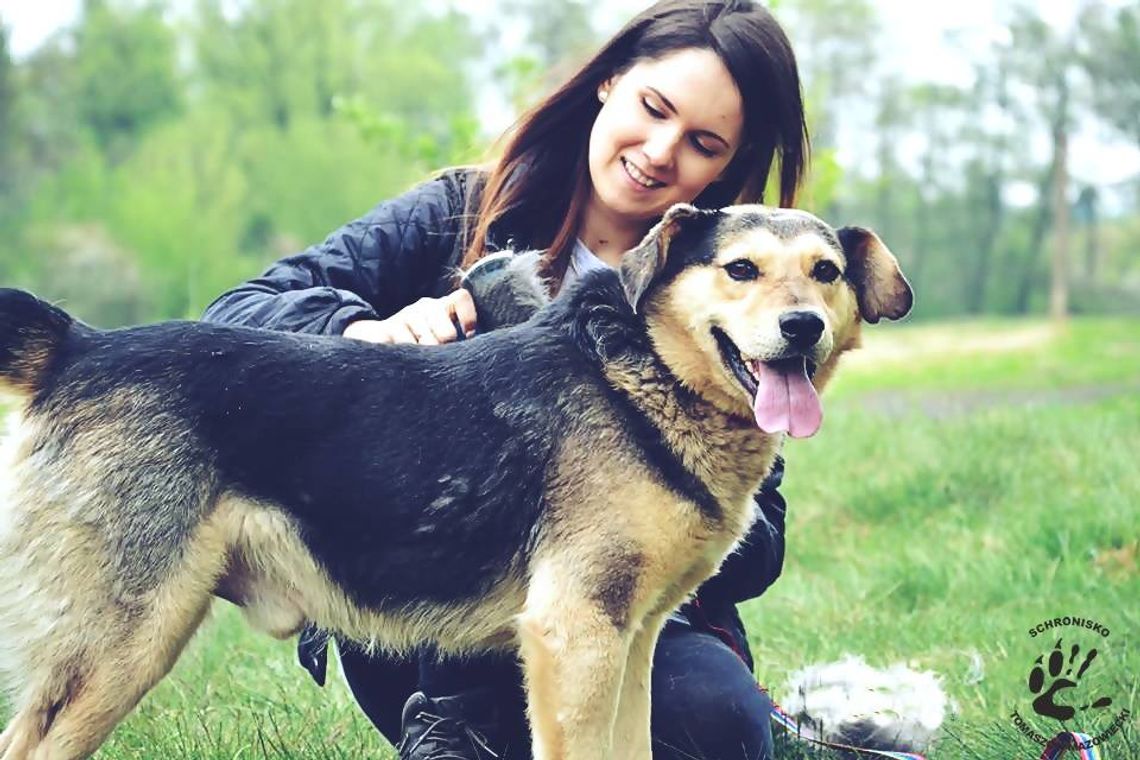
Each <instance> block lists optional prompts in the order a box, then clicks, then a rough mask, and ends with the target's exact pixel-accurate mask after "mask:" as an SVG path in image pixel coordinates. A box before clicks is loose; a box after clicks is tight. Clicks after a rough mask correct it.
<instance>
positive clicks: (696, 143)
mask: <svg viewBox="0 0 1140 760" xmlns="http://www.w3.org/2000/svg"><path fill="white" fill-rule="evenodd" d="M693 147H694V148H696V149H697V152H698V153H700V154H701V155H702V156H705V157H706V158H712V157H713V156H715V155H716V151H715V150H713V149H712V148H710V147H708V146H707V145H705V144H704V143H703V142H701V138H699V137H694V138H693Z"/></svg>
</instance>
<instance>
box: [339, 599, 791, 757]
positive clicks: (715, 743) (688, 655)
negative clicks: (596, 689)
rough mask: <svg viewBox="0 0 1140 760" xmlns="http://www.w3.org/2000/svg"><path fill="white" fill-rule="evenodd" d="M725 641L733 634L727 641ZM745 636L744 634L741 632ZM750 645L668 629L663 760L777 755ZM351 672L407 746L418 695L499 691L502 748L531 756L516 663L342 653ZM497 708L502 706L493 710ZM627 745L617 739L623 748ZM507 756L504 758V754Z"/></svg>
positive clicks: (661, 711)
mask: <svg viewBox="0 0 1140 760" xmlns="http://www.w3.org/2000/svg"><path fill="white" fill-rule="evenodd" d="M722 633H723V632H722ZM733 633H735V632H733ZM742 640H743V637H742V636H739V637H734V636H726V637H725V638H723V639H722V638H721V637H720V636H718V635H716V634H715V633H714V632H712V631H711V630H705V629H702V628H698V627H696V626H694V625H692V624H690V623H688V622H684V621H682V620H679V619H678V620H670V621H669V622H668V623H666V625H665V628H664V630H662V632H661V637H660V639H659V640H658V643H657V650H656V652H655V654H654V658H653V681H652V699H653V715H652V734H653V757H654V758H655V760H682V759H683V760H691V759H692V758H705V759H707V760H767V759H768V758H770V757H771V754H772V729H771V721H770V719H769V714H770V712H771V702H770V701H769V700H768V696H767V695H766V694H765V693H764V692H762V691H761V690H760V688H759V687H758V686H757V683H756V680H755V678H753V676H752V673H751V671H750V669H749V664H748V663H747V662H746V661H745V659H744V658H745V657H748V653H747V652H739V653H738V651H735V650H734V648H732V647H730V646H729V644H728V643H726V641H733V646H734V647H735V648H736V650H739V648H740V645H741V641H742ZM340 660H341V666H342V667H343V669H344V674H345V677H346V679H347V680H348V684H349V686H350V688H351V689H352V693H353V695H354V696H355V697H356V701H357V702H358V703H359V704H360V707H361V709H363V710H364V712H365V714H366V715H367V716H368V718H369V719H370V720H371V721H372V722H373V723H374V724H375V725H376V727H377V728H378V729H379V730H380V732H381V733H382V734H383V735H384V736H385V737H386V738H387V739H388V741H390V742H392V743H393V744H395V743H397V742H398V741H399V740H400V712H401V709H402V708H403V706H404V702H405V701H406V700H407V698H408V696H409V695H411V693H412V692H414V691H418V690H423V691H425V692H427V694H428V696H444V695H448V694H455V693H460V692H462V691H465V690H467V689H471V688H490V689H491V690H492V691H493V693H494V695H495V696H494V697H492V698H490V699H489V700H487V701H488V703H489V704H488V705H487V708H488V712H487V713H485V714H483V715H480V716H472V717H471V720H472V722H473V723H474V724H476V725H486V724H487V722H488V721H489V720H490V722H491V723H492V724H493V725H494V726H495V730H493V731H491V732H489V733H490V735H489V736H488V738H489V739H490V740H491V745H492V747H494V748H495V750H496V752H500V755H501V756H503V757H506V758H510V759H511V760H527V759H528V758H529V757H530V737H529V733H528V730H527V724H526V716H525V704H526V702H525V696H524V693H523V688H522V674H521V671H520V670H519V667H518V665H517V663H516V662H515V661H514V660H513V659H509V658H505V657H503V658H499V657H482V658H479V659H478V660H470V661H462V662H456V661H453V660H452V661H443V662H438V661H436V660H435V659H434V658H425V659H424V661H423V663H422V664H421V663H419V662H416V661H414V660H390V659H385V658H383V657H372V658H370V657H367V656H365V655H363V654H361V653H360V652H359V651H356V650H353V649H352V648H351V647H343V646H342V647H341V652H340ZM490 703H493V704H490ZM621 739H622V737H615V740H616V741H619V742H620V741H621ZM500 750H501V751H500Z"/></svg>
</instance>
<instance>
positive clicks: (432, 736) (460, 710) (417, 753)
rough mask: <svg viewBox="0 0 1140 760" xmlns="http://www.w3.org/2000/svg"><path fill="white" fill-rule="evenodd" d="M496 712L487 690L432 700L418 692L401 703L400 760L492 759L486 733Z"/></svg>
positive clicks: (398, 748)
mask: <svg viewBox="0 0 1140 760" xmlns="http://www.w3.org/2000/svg"><path fill="white" fill-rule="evenodd" d="M496 712H497V707H496V705H495V702H494V695H493V693H492V692H491V691H490V690H484V689H473V690H471V691H466V692H463V693H462V694H457V695H454V696H448V697H435V698H434V699H433V698H429V697H428V696H427V695H425V694H424V693H423V692H422V691H417V692H415V693H414V694H412V696H410V697H408V701H407V702H406V703H405V704H404V714H403V721H402V730H401V734H400V735H401V739H400V745H399V746H398V747H397V748H396V749H397V750H398V752H399V755H400V760H495V758H498V757H499V755H498V754H497V753H496V752H495V751H493V750H492V749H491V747H490V746H489V744H488V741H487V735H488V734H493V733H494V728H495V725H496Z"/></svg>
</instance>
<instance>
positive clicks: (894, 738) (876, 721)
mask: <svg viewBox="0 0 1140 760" xmlns="http://www.w3.org/2000/svg"><path fill="white" fill-rule="evenodd" d="M784 694H786V695H787V696H786V697H785V699H784V701H783V703H782V704H783V707H784V709H785V710H786V711H787V712H788V713H789V714H791V715H792V716H793V717H795V718H796V719H797V720H799V721H800V722H801V723H802V724H803V726H804V728H806V729H810V730H812V731H814V733H815V734H816V735H817V738H820V739H822V740H824V741H829V742H834V743H839V744H847V745H850V746H854V747H869V748H876V749H884V750H892V751H895V752H924V751H926V749H927V748H928V747H929V746H930V744H931V743H932V742H933V741H934V739H935V738H936V737H937V735H938V730H939V728H941V726H942V723H943V721H944V720H945V718H946V714H947V712H954V711H955V709H956V708H955V706H954V705H953V703H952V702H951V700H950V699H949V697H947V695H946V693H945V692H944V691H943V690H942V685H941V683H940V681H939V678H938V677H937V676H936V675H935V674H934V673H931V672H930V671H922V672H920V671H916V670H913V669H911V668H909V667H907V666H906V665H904V664H902V663H898V664H895V665H892V666H891V667H889V668H886V669H877V668H872V667H871V666H869V665H868V664H867V663H866V662H864V661H863V658H861V657H855V656H852V655H847V656H846V657H845V658H844V659H842V660H840V661H839V662H831V663H825V664H820V665H809V666H808V667H806V668H803V669H802V670H798V671H796V672H795V673H792V674H791V675H790V676H789V677H788V684H787V686H786V688H785V691H784Z"/></svg>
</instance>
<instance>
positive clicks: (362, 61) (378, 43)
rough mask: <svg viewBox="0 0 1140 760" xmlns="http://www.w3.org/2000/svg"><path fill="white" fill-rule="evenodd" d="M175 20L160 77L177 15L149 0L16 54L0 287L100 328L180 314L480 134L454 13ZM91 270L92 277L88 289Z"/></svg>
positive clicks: (348, 6) (240, 14)
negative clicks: (19, 199) (168, 15)
mask: <svg viewBox="0 0 1140 760" xmlns="http://www.w3.org/2000/svg"><path fill="white" fill-rule="evenodd" d="M223 7H225V9H226V10H225V12H223ZM227 13H228V14H230V15H227ZM235 13H236V15H234V14H235ZM186 29H187V30H188V31H189V35H190V39H191V40H192V41H193V42H194V43H195V45H194V56H193V59H192V61H191V65H189V67H188V68H186V69H185V70H183V71H180V72H179V73H178V75H177V76H175V74H174V68H173V40H174V30H173V28H172V27H170V26H168V25H166V22H164V21H163V17H162V15H161V14H160V13H159V12H158V10H157V8H156V7H152V6H143V7H141V8H140V7H135V6H126V5H122V6H120V5H116V4H111V3H101V2H92V3H89V4H88V6H86V7H85V13H84V15H83V17H82V19H81V21H80V23H79V26H78V27H77V29H76V30H75V31H74V45H71V44H68V43H67V41H66V40H61V41H59V42H57V43H55V44H52V45H49V46H48V47H47V48H45V49H44V50H42V51H41V52H39V53H38V54H37V55H36V56H33V57H32V58H31V59H30V60H29V61H28V62H26V63H25V64H23V65H22V66H21V67H19V68H18V69H17V74H18V75H19V76H18V77H17V81H18V83H19V84H21V85H23V87H22V88H21V89H22V92H23V94H24V95H25V97H26V100H27V107H26V109H25V111H26V113H25V117H26V118H25V119H24V120H23V121H24V127H23V128H22V129H21V131H20V134H18V135H17V136H16V138H17V140H18V142H19V145H20V148H21V149H22V150H24V151H26V153H27V155H29V156H30V158H31V161H30V162H29V163H28V165H27V166H26V167H24V168H22V169H21V171H20V181H19V184H20V186H21V187H25V188H27V193H26V199H27V201H26V207H24V208H23V210H22V211H20V212H19V213H18V214H15V216H14V218H12V219H10V220H9V221H7V222H5V220H4V218H3V217H4V215H2V214H0V224H3V227H2V228H0V230H2V231H3V232H4V235H3V236H0V279H3V280H4V281H5V282H6V284H19V285H23V286H26V287H31V288H33V289H35V290H36V291H38V292H39V293H40V294H42V295H43V296H45V297H48V298H58V299H62V300H64V301H66V303H67V304H69V306H70V307H71V308H72V309H73V310H74V311H75V312H76V313H77V314H78V315H80V316H81V317H83V318H85V319H88V320H90V321H92V322H95V323H98V324H104V325H115V324H122V323H125V322H137V321H143V320H147V319H154V318H159V317H195V316H197V315H198V314H200V313H201V310H202V309H203V308H204V307H205V305H206V304H208V303H209V302H210V301H211V300H212V299H213V298H214V297H215V296H216V295H217V294H219V293H221V292H222V291H224V290H226V289H228V288H230V287H232V286H233V285H234V284H236V283H237V282H239V281H241V280H243V279H247V278H249V277H252V276H254V275H256V274H257V272H258V271H259V270H261V269H262V268H263V267H264V266H265V265H266V264H268V263H269V262H270V261H272V260H273V259H276V258H279V257H280V256H283V255H287V254H289V253H292V252H295V251H298V250H300V249H302V248H303V247H305V246H306V245H309V244H311V243H313V242H316V241H319V240H320V239H322V238H323V237H324V236H325V235H326V234H327V233H328V232H329V230H332V229H334V228H335V227H337V226H339V225H340V224H342V223H344V222H345V221H346V220H347V219H350V218H352V216H354V215H357V214H360V213H362V212H363V211H365V210H366V209H368V208H369V207H371V206H372V205H374V204H375V203H376V202H377V201H378V200H379V199H381V198H384V197H388V196H391V195H393V194H396V193H398V192H400V191H402V190H404V189H406V188H407V187H409V186H410V185H411V184H413V183H414V182H415V181H416V180H418V179H421V178H423V177H425V176H427V175H428V174H429V173H430V172H431V171H433V170H435V169H438V168H441V167H443V166H446V165H449V164H453V163H459V162H465V161H470V160H472V159H473V158H474V157H475V156H476V155H477V154H478V153H479V152H480V151H481V149H482V146H481V144H480V143H481V138H480V137H479V135H478V132H477V126H476V124H475V121H474V118H473V116H472V104H471V101H472V97H471V93H470V86H469V84H468V82H467V80H466V77H465V74H464V69H465V65H466V62H467V60H468V59H469V57H470V56H472V55H474V54H475V53H476V52H477V50H478V44H477V42H476V41H475V40H474V38H473V36H472V35H471V34H470V33H469V31H468V28H467V20H466V18H465V17H462V16H458V15H456V14H454V13H452V14H444V15H440V16H430V15H426V14H423V13H420V12H418V11H411V10H406V9H404V8H403V7H399V6H396V5H395V4H394V3H388V4H376V3H365V2H358V1H356V0H343V1H341V2H330V3H313V2H308V1H307V0H290V1H289V2H275V1H270V0H255V1H251V2H248V3H243V4H241V5H240V6H235V7H229V6H223V4H221V3H216V2H210V0H203V1H202V2H200V3H198V5H197V6H196V7H195V8H194V12H193V13H192V14H191V15H190V18H189V19H188V20H187V25H186ZM0 60H6V59H3V58H2V57H0ZM127 68H129V69H130V71H127V70H126V69H127ZM3 71H4V69H3V67H2V66H0V74H2V73H3ZM4 81H6V80H4V79H3V78H2V76H0V84H2V83H3V82H4ZM3 92H5V91H4V90H3V89H2V87H0V93H3ZM3 102H7V101H0V103H3ZM0 113H4V111H2V110H0ZM61 125H63V127H66V128H62V127H61ZM2 155H3V154H0V157H2ZM33 187H34V192H32V188H33ZM6 205H7V204H6ZM92 277H94V278H97V279H99V280H100V283H101V284H100V285H97V286H90V285H89V284H87V286H86V287H85V280H86V279H88V278H92ZM102 284H106V285H107V286H108V287H106V288H104V287H102ZM105 291H108V292H105Z"/></svg>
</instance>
